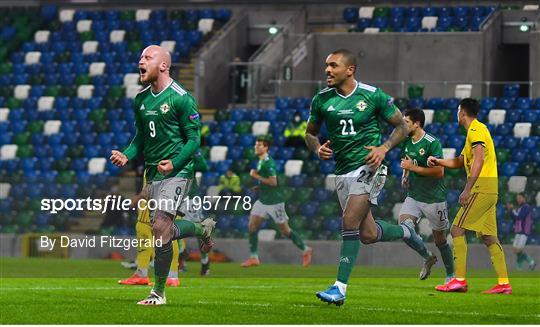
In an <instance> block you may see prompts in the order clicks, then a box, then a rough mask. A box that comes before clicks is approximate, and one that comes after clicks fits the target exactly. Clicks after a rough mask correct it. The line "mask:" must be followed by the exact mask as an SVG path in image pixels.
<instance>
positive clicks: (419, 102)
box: [408, 98, 424, 109]
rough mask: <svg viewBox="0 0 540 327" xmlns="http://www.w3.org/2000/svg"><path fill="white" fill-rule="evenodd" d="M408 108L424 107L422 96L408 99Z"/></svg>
mask: <svg viewBox="0 0 540 327" xmlns="http://www.w3.org/2000/svg"><path fill="white" fill-rule="evenodd" d="M408 107H409V108H416V109H422V108H424V99H423V98H413V99H409V104H408Z"/></svg>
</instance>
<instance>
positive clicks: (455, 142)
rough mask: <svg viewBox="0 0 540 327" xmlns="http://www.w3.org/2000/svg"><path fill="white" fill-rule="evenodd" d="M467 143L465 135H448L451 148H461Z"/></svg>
mask: <svg viewBox="0 0 540 327" xmlns="http://www.w3.org/2000/svg"><path fill="white" fill-rule="evenodd" d="M463 144H465V136H463V135H453V136H449V137H448V146H449V147H451V148H456V149H461V148H462V147H463Z"/></svg>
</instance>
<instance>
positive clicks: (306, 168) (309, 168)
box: [302, 160, 319, 175]
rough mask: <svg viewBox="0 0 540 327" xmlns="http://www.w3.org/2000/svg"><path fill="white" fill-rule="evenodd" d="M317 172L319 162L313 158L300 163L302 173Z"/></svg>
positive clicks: (311, 173)
mask: <svg viewBox="0 0 540 327" xmlns="http://www.w3.org/2000/svg"><path fill="white" fill-rule="evenodd" d="M318 172H319V162H318V161H315V160H308V161H304V164H303V165H302V173H303V174H306V175H313V174H316V173H318Z"/></svg>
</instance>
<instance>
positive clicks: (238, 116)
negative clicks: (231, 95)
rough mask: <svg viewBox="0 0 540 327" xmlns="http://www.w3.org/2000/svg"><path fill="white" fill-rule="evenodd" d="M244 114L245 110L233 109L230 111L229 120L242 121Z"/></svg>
mask: <svg viewBox="0 0 540 327" xmlns="http://www.w3.org/2000/svg"><path fill="white" fill-rule="evenodd" d="M245 114H246V109H241V108H237V109H233V110H231V118H230V119H231V120H232V121H236V122H238V121H242V120H243V119H244V116H245Z"/></svg>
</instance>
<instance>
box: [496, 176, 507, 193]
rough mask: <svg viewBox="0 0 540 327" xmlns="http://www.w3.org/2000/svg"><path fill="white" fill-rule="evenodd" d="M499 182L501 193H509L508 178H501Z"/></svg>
mask: <svg viewBox="0 0 540 327" xmlns="http://www.w3.org/2000/svg"><path fill="white" fill-rule="evenodd" d="M497 180H498V184H499V192H506V191H508V176H499V178H498V179H497Z"/></svg>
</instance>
